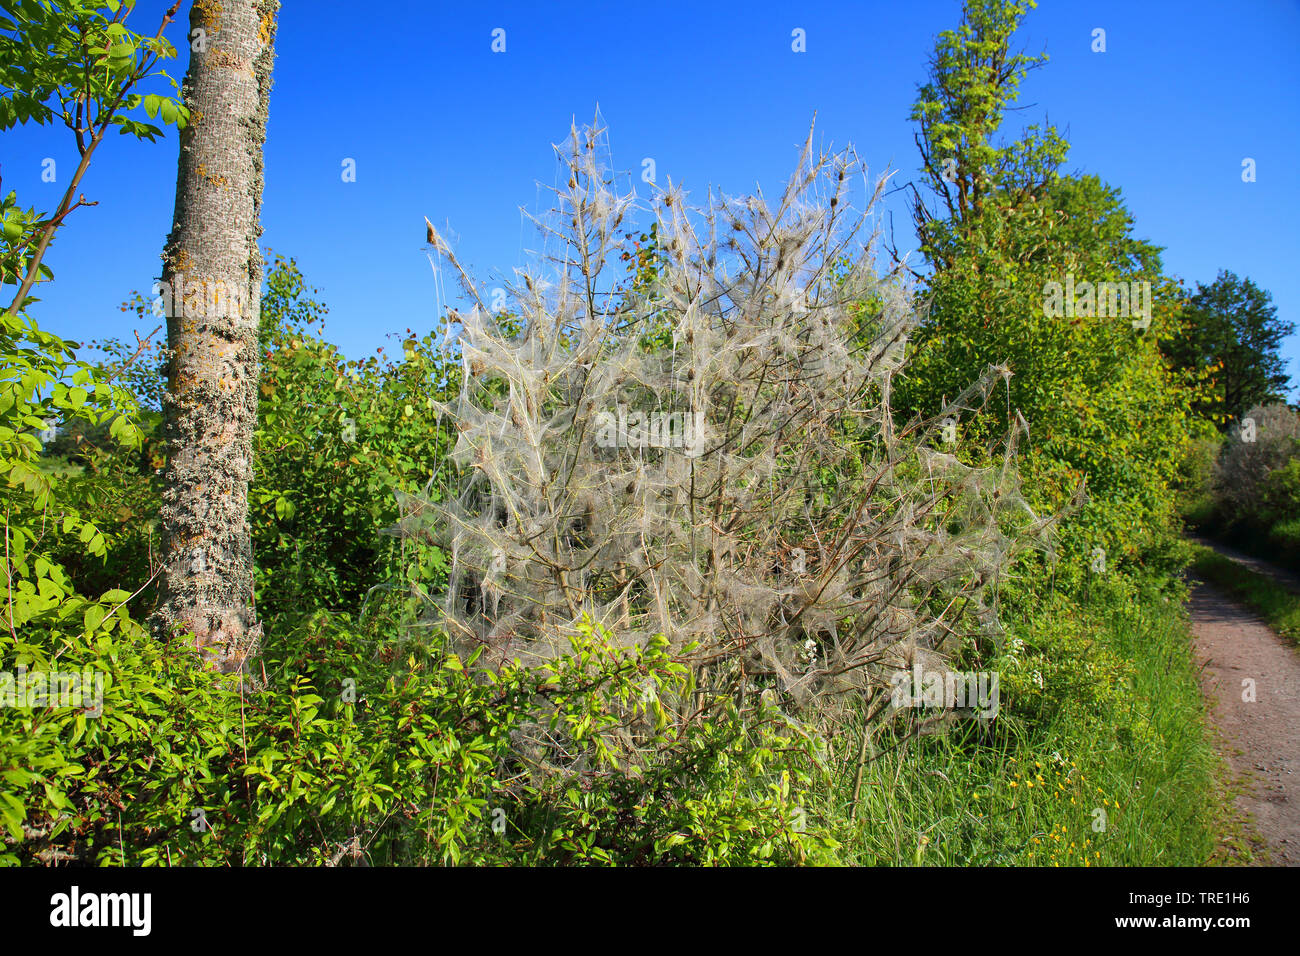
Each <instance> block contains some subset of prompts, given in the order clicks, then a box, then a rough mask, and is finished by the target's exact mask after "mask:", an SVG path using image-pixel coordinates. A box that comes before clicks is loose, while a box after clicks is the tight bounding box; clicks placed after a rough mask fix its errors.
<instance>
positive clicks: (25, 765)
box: [0, 603, 837, 865]
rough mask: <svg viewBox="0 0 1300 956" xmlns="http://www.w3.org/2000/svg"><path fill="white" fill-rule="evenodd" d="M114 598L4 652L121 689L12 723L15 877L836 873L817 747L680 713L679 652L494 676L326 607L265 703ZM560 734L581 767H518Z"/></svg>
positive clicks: (8, 640)
mask: <svg viewBox="0 0 1300 956" xmlns="http://www.w3.org/2000/svg"><path fill="white" fill-rule="evenodd" d="M103 606H104V605H103V604H102V603H90V604H85V605H84V608H85V614H84V616H83V615H82V614H81V613H80V612H81V611H82V607H83V605H77V606H76V607H71V606H69V607H68V608H67V609H66V610H67V613H64V614H61V615H59V617H58V620H57V621H53V620H51V621H46V622H44V624H45V627H43V628H41V629H40V630H38V631H37V632H36V633H34V634H32V636H31V637H30V638H28V637H24V638H20V639H18V640H15V639H14V638H12V637H10V636H7V635H6V636H4V637H3V638H0V666H2V667H3V668H4V669H6V670H7V671H9V672H13V671H14V670H15V669H16V668H17V667H18V666H20V665H21V666H25V667H26V668H27V671H28V673H29V674H35V673H37V672H43V673H49V671H50V670H51V668H52V667H56V668H58V669H59V670H60V671H63V672H70V671H77V672H89V673H92V674H95V675H98V676H99V677H100V678H101V679H102V681H103V684H102V697H100V699H99V700H98V701H97V702H92V704H91V705H90V706H89V708H88V707H86V706H75V707H55V706H41V705H40V704H39V702H38V705H37V706H34V707H23V706H21V704H20V706H17V707H5V708H3V709H2V710H0V754H3V758H0V822H3V824H4V827H5V830H6V831H7V832H6V833H5V837H4V843H3V848H2V849H0V863H2V862H9V863H13V862H43V863H54V862H61V861H63V862H80V863H98V864H115V865H159V864H167V865H176V864H200V865H241V864H271V865H277V864H321V863H327V864H338V863H344V862H347V863H365V864H381V863H387V864H410V863H452V864H455V863H462V864H464V863H476V864H483V863H524V864H548V863H550V864H557V863H619V864H645V863H669V862H678V863H744V864H755V863H766V862H770V863H787V864H788V863H803V862H829V861H831V860H833V858H834V857H833V854H834V850H835V848H836V845H837V844H836V842H835V841H834V839H832V838H831V837H830V836H829V835H828V834H827V833H826V832H825V829H824V826H823V825H821V824H819V823H818V821H816V819H815V818H812V817H810V812H811V811H810V810H809V809H807V808H811V807H813V806H814V803H813V799H812V793H811V792H810V788H812V787H813V786H814V785H815V784H816V782H817V781H818V780H820V779H822V777H823V776H824V770H822V769H820V763H819V752H818V746H817V745H816V743H815V741H814V739H813V738H811V737H810V736H808V735H807V733H806V732H804V731H802V730H801V729H800V728H799V727H798V725H795V724H792V723H790V722H789V721H787V720H785V719H784V718H783V717H781V716H780V715H779V714H778V713H777V712H775V711H774V710H772V709H770V708H766V709H764V708H760V709H757V710H750V711H747V712H743V713H742V712H740V711H738V710H737V709H736V707H735V705H734V703H732V702H728V701H724V700H713V701H708V702H706V706H704V707H703V708H702V709H701V710H699V711H697V712H696V713H694V714H692V715H689V716H688V715H673V716H672V718H671V719H670V717H669V716H668V715H666V714H665V712H664V707H663V704H662V703H661V698H660V694H663V695H664V697H667V696H668V694H669V692H670V689H672V688H675V687H676V688H679V687H680V685H681V683H682V680H683V674H684V668H683V666H682V665H681V664H680V663H679V662H677V661H675V660H673V659H672V658H671V657H669V656H668V654H667V653H666V650H667V649H666V645H665V643H664V642H654V643H652V644H651V645H650V646H648V647H646V648H645V649H643V650H638V651H624V650H617V649H615V644H616V642H615V641H613V639H612V637H611V635H609V634H605V633H601V632H599V631H598V630H595V629H592V628H587V629H584V630H583V632H582V633H581V634H579V635H577V636H576V637H575V639H574V641H573V643H572V645H571V648H570V651H569V652H568V653H566V654H564V655H562V656H560V657H558V658H557V659H556V660H555V661H553V662H551V663H549V664H547V665H545V666H542V667H539V668H535V669H525V668H521V667H517V666H510V667H506V668H503V669H502V670H501V671H500V672H498V673H496V674H494V675H493V676H492V677H491V678H490V679H488V680H479V679H475V678H473V677H471V671H470V668H471V667H472V666H473V663H474V662H473V660H465V661H462V660H461V659H459V658H458V657H456V656H455V655H454V654H450V653H448V652H447V651H446V649H445V645H444V643H443V642H442V641H441V640H440V639H438V638H436V637H435V638H431V639H430V640H429V642H428V643H427V644H426V645H425V646H423V647H421V648H419V649H418V651H413V650H412V649H411V648H410V646H409V645H406V646H404V647H403V648H401V649H399V648H397V647H396V646H395V645H393V644H392V643H390V642H387V641H385V640H384V639H383V638H382V637H381V636H379V634H380V633H381V632H384V631H388V632H390V633H391V631H392V629H393V628H394V624H395V622H393V621H391V620H383V621H382V623H379V622H377V625H378V626H376V627H375V628H371V629H368V630H361V629H358V628H356V627H355V626H353V625H351V624H350V623H349V622H348V621H347V620H346V619H342V618H335V617H332V616H330V615H326V614H318V615H316V616H314V617H313V618H312V619H311V620H310V621H309V622H307V623H306V624H305V625H304V626H303V627H302V628H301V629H298V630H296V631H295V632H294V633H293V634H292V635H291V636H290V638H289V639H288V640H286V641H284V642H283V643H282V652H281V654H280V655H279V656H268V657H267V659H266V660H265V661H264V662H263V663H264V666H265V668H266V672H267V687H266V689H264V690H262V691H260V692H258V693H255V694H249V695H247V696H246V695H244V694H242V693H241V692H240V690H239V688H238V686H237V685H236V684H232V683H231V682H230V679H229V678H225V677H222V676H219V675H214V674H211V673H208V672H206V671H202V670H200V669H198V668H197V667H196V666H195V661H194V659H193V656H192V654H191V653H190V652H189V651H188V650H187V649H186V650H183V649H179V648H169V647H167V646H164V645H161V644H159V643H157V642H155V641H154V640H153V639H152V638H151V637H150V636H149V635H148V634H147V632H146V631H145V629H144V628H142V627H141V626H140V625H138V624H136V623H135V622H133V621H131V619H130V618H129V617H128V616H127V615H126V614H125V609H124V608H121V607H117V608H115V609H113V610H112V611H111V613H106V614H101V613H100V611H99V610H96V609H100V608H103ZM74 612H77V613H74ZM56 643H57V645H58V647H59V652H58V653H57V654H51V653H50V648H51V647H52V646H54V645H55V644H56ZM88 710H89V711H90V712H87V711H88ZM95 711H98V713H95ZM670 728H671V729H670ZM537 734H544V735H546V736H547V737H548V738H549V739H553V740H560V741H563V743H564V746H565V750H566V753H567V755H568V759H567V761H566V765H565V766H563V767H561V766H556V765H554V764H551V763H549V762H546V761H541V760H529V759H528V758H527V757H523V756H520V755H519V753H520V748H519V747H518V746H516V744H517V743H518V738H519V737H520V736H521V735H523V736H525V737H527V736H529V735H534V736H535V735H537ZM526 749H527V748H524V750H525V751H526ZM642 753H648V754H650V755H651V756H650V758H649V759H641V758H640V757H637V756H634V754H642Z"/></svg>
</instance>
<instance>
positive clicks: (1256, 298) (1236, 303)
mask: <svg viewBox="0 0 1300 956" xmlns="http://www.w3.org/2000/svg"><path fill="white" fill-rule="evenodd" d="M1272 303H1273V296H1272V295H1271V294H1270V293H1269V292H1268V291H1267V290H1266V289H1261V288H1260V287H1259V286H1257V285H1255V283H1254V282H1252V281H1251V280H1250V279H1249V278H1238V277H1237V275H1236V274H1235V273H1233V272H1228V271H1221V272H1220V273H1219V275H1218V277H1217V278H1216V279H1215V280H1214V281H1213V282H1212V283H1210V284H1209V285H1204V284H1203V283H1200V282H1198V283H1197V284H1196V293H1195V294H1194V295H1193V296H1192V297H1191V298H1190V299H1189V300H1188V302H1187V304H1186V305H1185V306H1184V307H1183V309H1182V311H1181V313H1180V314H1179V318H1180V320H1181V325H1182V327H1181V329H1180V333H1179V334H1178V335H1176V336H1174V337H1173V338H1172V340H1171V341H1170V342H1169V343H1168V345H1167V346H1166V348H1165V351H1166V354H1167V355H1168V356H1169V359H1170V361H1171V362H1172V363H1173V364H1174V365H1175V366H1177V367H1178V368H1181V369H1184V370H1186V371H1187V372H1188V373H1191V374H1196V373H1199V372H1202V371H1204V370H1206V369H1209V370H1211V372H1210V374H1211V388H1210V391H1209V394H1208V395H1207V396H1205V397H1204V398H1203V399H1202V400H1200V401H1199V402H1198V403H1197V406H1196V410H1197V411H1198V412H1199V413H1200V414H1202V415H1204V416H1206V417H1207V418H1210V419H1211V420H1212V421H1214V423H1215V424H1216V425H1218V426H1219V427H1220V428H1221V429H1226V428H1227V427H1228V426H1229V425H1230V424H1231V423H1232V422H1233V421H1235V420H1236V419H1239V418H1240V417H1241V416H1242V415H1243V414H1245V412H1246V411H1247V410H1248V409H1250V408H1252V407H1253V406H1255V405H1268V404H1270V403H1273V402H1279V401H1284V400H1285V399H1286V397H1287V392H1288V390H1289V388H1290V381H1291V380H1290V376H1288V375H1287V373H1286V364H1285V362H1284V361H1283V360H1282V357H1281V356H1280V355H1278V348H1279V346H1280V345H1281V344H1282V340H1283V339H1284V338H1286V337H1287V336H1288V335H1290V334H1291V333H1292V332H1294V331H1295V324H1294V323H1292V322H1283V321H1282V320H1281V319H1279V318H1278V316H1277V306H1275V305H1273V304H1272Z"/></svg>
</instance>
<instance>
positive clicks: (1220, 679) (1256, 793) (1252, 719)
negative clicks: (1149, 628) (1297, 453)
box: [1189, 542, 1300, 866]
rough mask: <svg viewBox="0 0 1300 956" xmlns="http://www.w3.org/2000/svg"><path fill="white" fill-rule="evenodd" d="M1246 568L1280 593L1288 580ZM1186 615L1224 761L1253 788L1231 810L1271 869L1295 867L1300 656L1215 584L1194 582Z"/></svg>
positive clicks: (1299, 851) (1298, 850)
mask: <svg viewBox="0 0 1300 956" xmlns="http://www.w3.org/2000/svg"><path fill="white" fill-rule="evenodd" d="M1203 543H1205V544H1206V545H1207V546H1209V547H1213V548H1214V549H1215V550H1216V551H1218V552H1220V553H1221V554H1225V555H1226V556H1228V557H1232V558H1233V559H1234V560H1235V559H1236V558H1237V555H1236V553H1235V552H1230V551H1229V550H1228V549H1225V548H1222V547H1221V546H1218V545H1215V544H1212V543H1210V542H1203ZM1243 563H1244V562H1243ZM1249 563H1250V564H1251V566H1252V567H1256V566H1259V565H1264V570H1273V571H1276V572H1277V574H1278V575H1279V577H1278V580H1279V586H1285V585H1283V584H1282V581H1283V580H1285V579H1288V578H1290V575H1289V574H1288V573H1287V572H1285V571H1281V570H1280V569H1269V568H1268V567H1267V565H1266V564H1265V563H1264V562H1260V561H1259V559H1258V558H1251V559H1249ZM1189 609H1190V611H1191V615H1192V633H1193V636H1194V638H1195V642H1196V649H1197V654H1198V659H1199V660H1200V661H1201V662H1202V663H1203V669H1202V671H1201V688H1202V690H1203V691H1204V692H1205V695H1206V698H1207V700H1208V701H1209V702H1210V705H1211V715H1212V718H1213V721H1214V724H1215V726H1216V727H1217V728H1218V730H1219V732H1220V734H1221V735H1222V738H1223V745H1222V750H1223V751H1224V757H1225V758H1226V759H1227V760H1228V762H1229V764H1230V765H1231V767H1232V769H1233V771H1234V772H1235V773H1236V775H1237V776H1238V777H1240V778H1243V779H1246V780H1248V781H1250V783H1251V786H1250V787H1249V792H1248V793H1245V794H1243V795H1242V796H1239V797H1238V798H1237V805H1238V807H1240V808H1241V809H1242V810H1244V811H1246V812H1247V813H1249V814H1250V816H1251V818H1252V829H1253V830H1254V831H1255V832H1256V833H1257V834H1258V836H1259V837H1260V838H1261V839H1262V840H1263V841H1264V842H1265V843H1266V844H1267V845H1268V847H1269V850H1270V854H1271V857H1272V859H1271V862H1272V863H1274V864H1277V865H1283V866H1300V654H1298V653H1297V652H1296V649H1295V648H1294V647H1292V646H1290V645H1289V644H1287V643H1286V642H1284V641H1283V640H1282V638H1280V637H1278V636H1277V635H1276V634H1274V633H1273V631H1272V630H1270V629H1269V628H1268V626H1267V625H1265V624H1264V623H1263V621H1261V620H1260V618H1259V616H1258V615H1256V614H1255V613H1254V612H1253V611H1251V610H1250V609H1249V608H1247V607H1245V606H1244V605H1242V604H1239V603H1238V602H1237V601H1236V600H1234V599H1233V598H1232V597H1230V596H1228V595H1227V594H1225V593H1224V592H1223V591H1221V590H1219V589H1218V588H1216V587H1214V586H1213V585H1210V584H1207V583H1204V582H1197V583H1196V586H1195V589H1194V590H1193V591H1192V596H1191V601H1190V604H1189ZM1247 682H1251V683H1247ZM1252 690H1253V694H1252V693H1251V691H1252ZM1252 696H1253V698H1254V699H1253V700H1252V699H1251V698H1252Z"/></svg>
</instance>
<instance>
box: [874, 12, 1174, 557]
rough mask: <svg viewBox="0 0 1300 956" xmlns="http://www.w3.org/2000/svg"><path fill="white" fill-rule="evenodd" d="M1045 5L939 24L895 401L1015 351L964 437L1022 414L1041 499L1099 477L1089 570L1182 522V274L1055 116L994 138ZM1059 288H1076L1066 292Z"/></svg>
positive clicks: (928, 391) (911, 404)
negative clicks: (911, 305)
mask: <svg viewBox="0 0 1300 956" xmlns="http://www.w3.org/2000/svg"><path fill="white" fill-rule="evenodd" d="M1033 6H1034V4H1033V3H1032V2H1031V0H968V2H967V3H966V5H965V8H964V11H963V17H962V22H961V24H960V25H959V26H958V27H957V28H956V29H955V30H948V31H945V32H943V33H942V34H940V35H939V37H938V38H937V40H936V44H935V53H934V55H933V57H932V58H931V60H930V64H929V76H928V78H927V81H926V82H925V83H924V84H922V85H921V86H920V87H919V91H918V92H919V95H918V97H917V102H916V104H915V106H914V109H913V114H912V115H913V119H914V120H915V121H916V122H917V123H918V131H917V136H916V140H917V145H918V148H919V151H920V155H921V167H922V168H921V184H920V185H919V186H918V188H916V189H915V191H914V194H913V199H914V201H913V216H914V225H915V226H916V229H917V233H918V236H919V238H920V248H921V253H922V255H923V256H924V258H925V262H926V265H928V266H929V271H928V273H926V274H924V275H921V276H920V278H921V281H922V292H923V294H924V298H925V300H926V301H927V302H928V304H929V314H928V316H927V317H926V319H925V320H924V321H923V322H922V323H921V325H920V327H919V328H918V329H917V330H916V332H915V333H914V335H913V336H912V338H911V342H910V343H909V347H910V350H911V357H910V360H909V363H908V366H907V370H906V371H905V373H904V380H903V381H901V382H900V383H899V385H898V389H897V391H896V393H895V399H896V406H895V407H896V408H897V409H899V410H901V411H902V412H903V413H904V414H905V415H919V416H922V417H924V416H926V415H932V414H936V413H938V412H941V411H942V410H943V408H944V405H945V402H946V401H949V400H951V398H952V396H953V395H955V394H956V393H957V390H958V388H959V387H960V384H961V382H962V381H963V380H964V378H965V377H966V376H968V375H969V373H970V370H972V369H978V368H983V367H984V366H986V365H988V364H995V365H1005V366H1006V367H1007V368H1008V369H1009V372H1010V377H1009V380H1008V382H1007V389H1006V401H1005V403H1003V402H999V403H997V406H998V414H997V415H995V416H991V417H987V418H986V419H985V420H982V421H979V420H976V421H961V422H959V423H957V424H958V426H959V428H960V435H961V438H962V439H963V441H964V442H966V449H967V452H964V453H969V454H971V455H972V456H974V455H976V454H977V450H978V449H979V448H980V447H981V446H983V445H985V444H986V443H987V442H988V441H989V440H990V438H991V436H993V435H996V434H998V433H999V432H1000V431H1001V430H1003V429H1005V428H1006V427H1007V418H1009V417H1010V416H1011V415H1014V414H1015V413H1016V412H1017V411H1018V412H1019V413H1021V414H1023V416H1024V417H1025V419H1027V421H1028V424H1029V428H1030V436H1031V441H1030V443H1029V447H1028V449H1027V452H1026V454H1025V456H1024V457H1023V459H1022V466H1023V472H1024V474H1025V477H1026V479H1027V482H1026V489H1027V494H1028V496H1029V498H1030V499H1031V501H1033V503H1034V505H1035V506H1039V507H1044V508H1048V509H1055V508H1058V507H1061V506H1062V505H1064V504H1065V503H1066V501H1068V496H1069V495H1070V494H1071V492H1072V490H1073V489H1074V488H1076V487H1077V486H1078V484H1079V482H1080V481H1081V480H1083V481H1086V484H1087V487H1088V490H1089V492H1090V497H1089V500H1088V502H1087V504H1086V505H1084V506H1083V507H1082V508H1081V509H1080V511H1079V512H1078V513H1077V514H1076V515H1075V516H1074V517H1073V518H1072V519H1071V520H1070V521H1068V522H1066V523H1065V524H1064V525H1063V529H1064V540H1063V550H1065V551H1066V552H1067V553H1069V552H1073V556H1074V557H1075V559H1076V561H1075V563H1074V565H1073V567H1074V568H1076V569H1077V568H1078V567H1080V563H1079V562H1078V560H1077V559H1078V558H1079V557H1080V556H1082V555H1086V554H1088V553H1090V552H1092V550H1093V549H1094V548H1097V547H1101V548H1103V549H1105V550H1106V551H1107V552H1108V553H1109V555H1110V556H1111V562H1112V563H1114V562H1115V561H1116V560H1117V559H1118V557H1119V555H1121V554H1123V555H1127V556H1129V557H1131V558H1139V557H1140V556H1141V554H1142V552H1144V551H1145V550H1147V549H1148V546H1149V545H1151V544H1153V543H1155V539H1157V538H1159V537H1160V536H1161V535H1162V533H1163V531H1165V530H1168V529H1169V528H1170V527H1171V522H1172V520H1173V508H1172V501H1171V500H1170V499H1169V496H1168V495H1167V494H1166V493H1165V490H1164V489H1165V486H1166V484H1167V482H1168V481H1169V480H1170V478H1171V476H1172V474H1173V470H1174V468H1175V467H1176V465H1177V458H1178V455H1179V453H1180V451H1181V449H1182V446H1183V443H1184V442H1185V441H1186V431H1187V430H1186V428H1185V425H1184V417H1185V412H1186V401H1185V398H1184V397H1183V396H1182V394H1181V392H1180V391H1179V389H1178V388H1177V387H1175V385H1176V383H1171V382H1170V381H1167V379H1168V378H1169V374H1168V371H1167V369H1166V368H1165V366H1164V363H1163V361H1162V359H1161V355H1160V351H1159V342H1160V339H1161V337H1162V336H1164V335H1165V334H1166V332H1167V329H1168V328H1169V326H1170V325H1171V324H1172V315H1173V313H1174V311H1175V307H1176V306H1175V301H1174V300H1175V298H1176V297H1174V296H1171V295H1170V294H1169V293H1170V290H1171V289H1174V288H1175V286H1174V283H1172V282H1171V281H1169V280H1167V279H1165V277H1164V276H1163V275H1162V273H1161V264H1160V256H1159V251H1160V250H1159V249H1158V248H1157V247H1155V246H1153V245H1151V244H1150V243H1147V242H1144V241H1142V240H1140V239H1138V238H1136V237H1135V236H1134V235H1133V219H1132V216H1131V215H1130V214H1129V212H1128V210H1127V209H1126V208H1125V207H1124V204H1123V201H1122V198H1121V197H1120V194H1119V191H1118V190H1116V189H1114V188H1112V187H1108V186H1107V185H1105V184H1104V183H1103V182H1102V181H1101V180H1099V179H1098V178H1097V177H1095V176H1072V175H1066V174H1063V173H1062V172H1061V166H1062V164H1063V162H1064V160H1065V157H1066V154H1067V152H1068V149H1069V144H1068V143H1067V142H1066V141H1065V139H1064V138H1063V137H1062V136H1061V135H1060V134H1059V133H1058V132H1057V131H1056V129H1055V128H1054V127H1052V126H1051V125H1050V124H1047V123H1043V124H1042V125H1037V126H1029V127H1028V128H1027V129H1025V130H1024V131H1023V132H1022V133H1021V134H1020V135H1019V137H1018V138H1012V139H1010V140H1009V141H1005V140H1001V139H1000V138H999V131H1000V130H1002V129H1003V128H1004V123H1005V119H1006V116H1007V115H1008V113H1009V111H1011V110H1012V109H1014V108H1015V103H1016V100H1017V98H1018V95H1019V85H1020V82H1021V80H1023V79H1024V77H1025V76H1026V75H1027V74H1028V73H1029V72H1030V71H1031V70H1033V69H1035V68H1037V67H1038V66H1040V65H1042V64H1043V63H1044V62H1045V60H1046V57H1045V56H1027V55H1025V54H1023V53H1016V52H1014V51H1013V49H1012V41H1013V38H1014V34H1015V32H1016V30H1017V28H1018V27H1019V24H1020V22H1021V19H1022V18H1023V16H1024V15H1025V13H1026V12H1027V11H1028V10H1029V9H1030V8H1032V7H1033ZM1076 282H1077V284H1078V285H1077V289H1078V290H1079V296H1081V298H1078V301H1077V302H1076ZM1101 283H1106V286H1105V287H1104V288H1106V290H1107V301H1106V307H1105V309H1104V310H1103V308H1102V307H1101V299H1100V295H1101V293H1100V292H1098V291H1097V290H1098V289H1100V288H1102V286H1101V285H1100V284H1101ZM1133 283H1136V285H1133ZM1144 283H1148V284H1149V285H1144ZM1121 286H1122V290H1123V309H1122V311H1121V310H1120V309H1119V305H1120V302H1119V299H1118V296H1119V290H1120V288H1121ZM1051 290H1057V294H1060V295H1061V297H1062V298H1064V297H1065V296H1067V295H1068V296H1069V298H1070V302H1069V303H1068V305H1065V306H1064V308H1058V307H1057V306H1058V302H1057V301H1056V299H1055V297H1054V294H1053V292H1052V291H1051ZM1067 290H1068V291H1067ZM1084 290H1086V293H1085V292H1084ZM1112 290H1113V291H1114V293H1115V299H1111V298H1110V295H1109V293H1110V291H1112ZM1134 293H1140V294H1134ZM1130 300H1131V301H1130ZM1061 304H1063V303H1061ZM1076 305H1077V308H1076Z"/></svg>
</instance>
